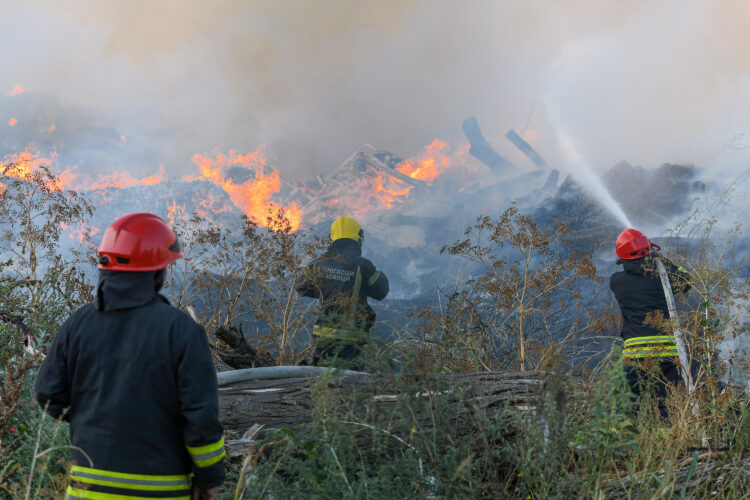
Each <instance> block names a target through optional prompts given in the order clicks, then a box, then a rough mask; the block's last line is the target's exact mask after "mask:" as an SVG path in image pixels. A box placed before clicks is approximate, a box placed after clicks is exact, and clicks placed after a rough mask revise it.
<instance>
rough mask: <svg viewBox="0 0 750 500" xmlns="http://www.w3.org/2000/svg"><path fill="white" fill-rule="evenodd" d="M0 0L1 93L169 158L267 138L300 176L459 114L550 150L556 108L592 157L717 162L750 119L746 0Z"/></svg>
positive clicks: (555, 155)
mask: <svg viewBox="0 0 750 500" xmlns="http://www.w3.org/2000/svg"><path fill="white" fill-rule="evenodd" d="M0 3H2V4H5V5H3V6H2V11H3V12H4V15H3V16H2V18H0V45H2V47H3V50H2V51H1V52H0V94H5V95H7V94H10V93H11V92H12V90H13V89H14V88H15V87H16V86H17V85H21V86H23V88H24V91H26V92H40V93H44V94H48V95H51V96H54V97H56V98H58V99H59V100H60V102H62V103H63V104H65V105H67V106H83V107H86V108H89V109H90V110H92V113H93V114H95V115H97V116H100V117H101V118H100V119H101V120H102V121H103V122H106V123H108V124H109V126H111V127H113V128H115V129H117V130H118V132H120V133H122V134H124V135H126V136H127V137H128V138H129V139H130V138H132V141H131V142H130V144H133V147H136V146H135V145H137V144H147V145H148V149H149V150H150V151H153V155H154V158H153V164H154V165H157V164H161V163H164V164H166V166H167V170H168V172H170V173H172V174H176V175H183V174H188V173H195V171H196V167H195V166H194V165H192V164H191V163H190V157H191V156H192V154H194V153H198V152H208V151H210V150H211V149H212V148H215V147H218V148H221V149H223V150H226V149H229V148H235V149H238V150H241V151H252V150H254V149H255V148H256V146H257V145H258V144H261V143H265V144H266V145H267V148H266V153H267V156H268V157H269V160H270V162H271V163H272V164H273V165H275V166H276V167H277V168H279V169H280V170H281V171H282V173H283V175H285V176H286V177H294V178H309V177H312V176H314V175H316V174H320V173H325V172H327V171H329V170H330V169H331V168H333V167H334V166H335V165H336V164H338V163H339V162H341V161H342V160H343V159H345V158H346V157H347V156H348V155H349V154H351V153H352V151H354V150H355V149H356V148H357V147H358V146H359V145H360V144H362V143H365V142H367V143H371V144H375V145H377V147H379V148H383V149H387V150H391V151H393V152H395V153H397V154H400V155H402V156H409V155H412V154H414V153H415V152H416V151H417V150H419V149H420V148H421V147H423V146H424V145H426V144H428V143H429V142H430V141H431V140H432V139H433V138H435V137H440V138H442V139H446V140H449V141H455V142H459V141H463V137H462V135H461V131H460V123H461V121H462V120H463V119H464V118H466V117H467V116H470V115H476V116H477V117H478V118H479V121H480V123H481V124H482V126H483V128H484V133H485V136H486V137H487V138H488V140H489V141H490V142H492V143H493V145H495V146H496V147H497V149H498V150H499V152H500V153H501V154H505V155H507V156H508V157H509V158H511V159H514V160H515V159H516V158H517V157H518V156H517V155H518V153H517V152H516V151H515V150H514V149H513V147H512V146H511V145H509V144H506V142H507V141H505V140H504V139H503V135H504V134H505V132H506V131H507V130H508V129H509V128H511V127H513V128H516V129H517V130H519V132H521V131H524V130H526V132H527V133H528V134H527V137H531V136H534V137H536V138H535V139H534V140H533V141H532V144H534V146H535V147H537V148H538V149H539V151H540V152H541V153H542V154H543V155H544V156H545V157H546V158H547V159H548V160H550V162H551V163H553V162H557V163H558V164H561V163H563V162H564V158H563V156H562V154H561V153H560V152H559V151H558V149H559V148H558V146H557V143H556V140H555V137H556V135H557V133H558V130H556V129H554V128H553V126H552V125H550V123H551V120H550V116H552V115H554V116H555V120H554V126H555V127H564V129H565V130H564V133H565V134H567V135H569V136H570V137H571V138H572V140H573V141H575V143H576V145H577V147H578V148H579V150H580V152H581V154H582V155H583V156H584V157H585V158H586V159H587V161H588V162H589V163H590V164H591V165H592V166H594V167H595V168H598V169H601V168H607V167H609V166H611V165H613V164H614V163H616V162H617V161H619V160H622V159H627V160H629V161H631V162H632V163H637V164H642V165H645V166H654V165H658V164H660V163H663V162H667V161H669V162H695V163H698V164H703V165H711V163H712V162H713V161H714V160H715V159H716V158H717V156H718V155H719V154H720V153H721V151H722V147H723V145H724V143H725V142H726V140H727V138H728V137H730V136H733V135H736V134H739V133H742V132H746V131H749V130H750V123H749V122H750V51H747V49H746V47H748V46H750V31H748V30H747V29H746V26H745V21H746V20H747V19H749V18H750V4H748V3H747V2H744V1H742V0H735V1H726V2H708V1H699V0H685V1H677V0H673V1H653V2H652V1H648V2H647V1H631V2H621V1H616V0H609V1H604V0H587V1H584V0H568V1H565V2H528V1H522V0H519V1H504V2H497V1H494V0H493V1H490V0H487V1H482V0H478V1H472V2H434V1H416V0H415V1H396V0H379V1H377V2H351V1H349V0H325V1H323V0H314V1H313V0H296V1H279V0H256V1H253V2H245V1H214V2H204V1H198V0H182V1H179V2H178V1H166V0H133V1H129V2H94V1H82V0H77V1H75V0H74V1H69V2H63V3H61V2H55V1H53V0H42V1H35V2H10V1H7V0H2V1H0ZM0 125H4V124H0ZM530 130H533V132H529V131H530ZM0 134H2V129H1V128H0Z"/></svg>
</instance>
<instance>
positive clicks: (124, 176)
mask: <svg viewBox="0 0 750 500" xmlns="http://www.w3.org/2000/svg"><path fill="white" fill-rule="evenodd" d="M165 179H166V176H165V175H164V166H163V165H162V166H160V167H159V173H158V174H156V175H152V176H149V177H144V178H143V179H135V178H133V177H131V175H130V174H129V173H128V172H115V173H113V174H112V175H109V176H104V177H99V178H98V179H97V180H96V181H95V182H93V183H92V184H89V185H86V186H79V187H78V189H85V190H89V189H104V188H117V189H122V188H124V187H129V186H152V185H154V184H159V183H160V182H162V181H164V180H165Z"/></svg>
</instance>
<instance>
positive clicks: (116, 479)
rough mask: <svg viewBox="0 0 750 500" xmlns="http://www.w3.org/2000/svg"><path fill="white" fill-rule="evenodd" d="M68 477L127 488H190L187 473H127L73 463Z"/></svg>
mask: <svg viewBox="0 0 750 500" xmlns="http://www.w3.org/2000/svg"><path fill="white" fill-rule="evenodd" d="M70 477H71V479H73V480H74V481H77V482H79V483H85V484H95V485H99V486H111V487H113V488H122V489H128V490H145V491H170V490H173V491H181V490H187V489H189V488H190V476H189V475H187V474H182V475H173V476H157V475H151V474H127V473H124V472H113V471H106V470H100V469H92V468H89V467H81V466H80V465H74V466H72V467H71V468H70Z"/></svg>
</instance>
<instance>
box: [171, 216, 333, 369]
mask: <svg viewBox="0 0 750 500" xmlns="http://www.w3.org/2000/svg"><path fill="white" fill-rule="evenodd" d="M266 226H267V227H270V228H273V229H268V228H267V227H261V226H259V225H258V224H257V223H256V222H254V221H252V220H250V219H248V218H247V217H245V216H242V218H241V223H240V225H239V227H232V228H229V227H224V226H222V225H220V224H218V223H216V222H214V221H210V220H207V219H205V218H202V217H199V216H197V215H196V216H193V217H192V218H191V219H190V220H188V221H181V222H178V223H177V224H176V225H175V230H176V232H177V234H178V237H179V238H180V241H181V244H182V245H183V251H184V252H185V258H184V260H183V261H180V262H178V263H177V267H173V268H171V275H170V283H169V287H168V288H167V292H168V294H169V295H170V296H171V298H172V299H173V301H174V304H175V305H176V306H177V307H180V308H183V309H185V308H187V307H188V306H190V307H192V308H194V310H195V311H196V312H197V313H198V317H199V319H200V321H201V323H202V324H203V325H204V326H205V327H206V329H207V330H208V331H213V330H215V329H217V328H219V327H227V326H236V325H240V326H242V325H244V326H245V328H244V330H245V331H248V330H249V333H250V336H251V338H252V342H253V344H254V346H255V347H256V348H258V349H259V350H261V351H263V352H267V353H271V354H272V355H273V357H274V358H275V359H276V361H277V363H278V364H281V365H285V364H295V363H297V362H299V361H300V359H301V358H302V357H304V347H303V346H306V345H307V344H308V343H309V335H308V336H307V337H306V336H305V334H306V331H307V328H308V326H309V325H310V323H311V321H310V319H309V317H308V316H307V315H306V313H307V309H308V307H305V305H304V304H303V302H302V300H301V298H300V297H299V296H298V295H297V293H296V292H295V290H294V283H295V281H296V279H297V276H298V275H299V274H300V272H301V271H302V269H303V263H304V262H306V261H307V260H309V259H310V258H312V256H313V255H315V254H316V253H317V252H319V251H320V248H321V247H322V244H323V243H322V242H320V241H318V240H315V239H310V240H305V239H304V236H303V235H301V234H300V233H295V232H292V231H291V227H290V226H289V222H288V220H286V219H285V218H284V215H283V213H282V212H281V211H278V212H272V211H269V213H268V216H267V220H266Z"/></svg>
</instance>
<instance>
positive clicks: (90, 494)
mask: <svg viewBox="0 0 750 500" xmlns="http://www.w3.org/2000/svg"><path fill="white" fill-rule="evenodd" d="M144 498H153V497H136V496H131V495H116V494H114V493H102V492H100V491H89V490H82V489H80V488H73V487H72V486H68V489H67V490H66V491H65V499H66V500H78V499H85V500H143V499H144ZM159 498H168V499H170V500H190V495H180V496H176V497H159Z"/></svg>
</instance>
